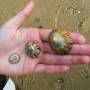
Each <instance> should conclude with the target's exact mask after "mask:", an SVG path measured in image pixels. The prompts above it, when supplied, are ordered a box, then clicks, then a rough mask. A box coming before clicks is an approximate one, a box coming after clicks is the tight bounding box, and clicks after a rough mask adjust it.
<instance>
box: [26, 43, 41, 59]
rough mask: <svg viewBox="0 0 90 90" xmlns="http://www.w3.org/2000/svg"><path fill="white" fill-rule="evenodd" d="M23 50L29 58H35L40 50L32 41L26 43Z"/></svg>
mask: <svg viewBox="0 0 90 90" xmlns="http://www.w3.org/2000/svg"><path fill="white" fill-rule="evenodd" d="M25 50H26V54H27V56H29V57H30V58H37V57H38V55H39V54H40V51H41V49H40V47H39V46H38V45H37V44H36V43H34V42H28V43H26V45H25Z"/></svg>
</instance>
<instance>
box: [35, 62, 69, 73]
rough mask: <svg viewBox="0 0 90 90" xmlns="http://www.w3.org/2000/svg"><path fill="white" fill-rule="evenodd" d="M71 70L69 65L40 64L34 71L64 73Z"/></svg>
mask: <svg viewBox="0 0 90 90" xmlns="http://www.w3.org/2000/svg"><path fill="white" fill-rule="evenodd" d="M68 70H69V67H68V66H65V65H60V66H59V65H57V66H55V65H44V64H39V65H38V66H37V67H36V69H35V70H34V73H43V74H45V73H63V72H66V71H68Z"/></svg>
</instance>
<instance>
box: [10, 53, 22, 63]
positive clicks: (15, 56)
mask: <svg viewBox="0 0 90 90" xmlns="http://www.w3.org/2000/svg"><path fill="white" fill-rule="evenodd" d="M20 59H21V57H20V55H19V54H17V53H13V54H11V55H10V57H9V62H10V63H11V64H16V63H18V62H19V61H20Z"/></svg>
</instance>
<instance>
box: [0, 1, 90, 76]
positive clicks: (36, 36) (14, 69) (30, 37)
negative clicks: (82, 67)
mask: <svg viewBox="0 0 90 90" xmlns="http://www.w3.org/2000/svg"><path fill="white" fill-rule="evenodd" d="M33 8H34V3H33V2H32V1H30V3H29V4H28V5H27V6H26V8H24V9H23V10H22V11H21V12H20V13H19V14H17V15H16V16H15V17H13V18H12V19H10V20H8V21H7V22H5V23H4V24H3V25H1V27H0V74H5V75H30V74H32V73H35V74H36V73H37V74H38V73H44V74H45V73H63V72H66V71H68V70H69V68H70V65H74V64H87V63H89V61H90V60H89V58H90V57H89V56H90V45H88V44H86V43H85V38H84V36H82V35H80V34H78V33H74V32H67V33H68V35H70V38H71V41H72V42H73V45H72V49H71V51H70V52H69V54H68V55H56V54H54V52H53V51H52V50H51V48H50V46H49V44H48V36H49V34H50V32H51V31H52V29H39V28H31V27H30V28H23V27H21V25H22V24H23V22H24V21H25V20H27V18H28V17H29V16H30V15H31V12H32V10H33ZM32 41H34V42H35V43H36V44H37V45H39V46H40V48H41V53H40V55H39V56H38V57H37V58H34V59H32V58H30V57H28V56H27V55H26V53H25V44H26V43H27V42H32ZM13 53H17V54H19V55H20V57H21V59H20V62H18V63H16V64H11V63H10V62H9V57H10V55H11V54H13Z"/></svg>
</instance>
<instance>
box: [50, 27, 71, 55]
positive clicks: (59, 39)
mask: <svg viewBox="0 0 90 90" xmlns="http://www.w3.org/2000/svg"><path fill="white" fill-rule="evenodd" d="M49 44H50V46H51V49H52V50H53V51H54V52H55V53H57V54H67V53H69V51H70V50H71V48H72V44H71V38H70V36H69V35H68V33H67V32H65V31H63V30H60V29H54V30H53V31H52V32H51V33H50V35H49Z"/></svg>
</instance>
